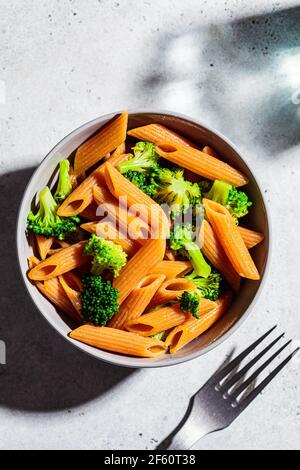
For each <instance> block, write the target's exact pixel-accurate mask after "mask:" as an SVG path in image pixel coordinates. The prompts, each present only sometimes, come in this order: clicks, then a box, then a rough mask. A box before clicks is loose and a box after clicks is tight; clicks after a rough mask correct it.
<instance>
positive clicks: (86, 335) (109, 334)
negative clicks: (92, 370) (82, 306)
mask: <svg viewBox="0 0 300 470" xmlns="http://www.w3.org/2000/svg"><path fill="white" fill-rule="evenodd" d="M69 336H70V338H72V339H76V340H77V341H81V342H82V343H85V344H89V345H90V346H95V347H96V348H99V349H104V350H106V351H113V352H117V353H121V354H126V355H129V356H138V357H149V358H155V357H159V356H161V355H162V354H164V353H165V352H166V347H165V345H164V343H163V342H162V341H157V340H155V339H153V338H143V337H142V336H140V335H135V334H134V333H129V332H128V331H123V330H117V329H116V328H109V327H105V326H93V325H83V326H80V327H79V328H77V329H76V330H74V331H72V332H71V333H70V335H69Z"/></svg>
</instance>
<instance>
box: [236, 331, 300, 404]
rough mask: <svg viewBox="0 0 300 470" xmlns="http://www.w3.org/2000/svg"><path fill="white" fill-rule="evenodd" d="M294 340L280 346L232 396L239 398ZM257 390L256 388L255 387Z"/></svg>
mask: <svg viewBox="0 0 300 470" xmlns="http://www.w3.org/2000/svg"><path fill="white" fill-rule="evenodd" d="M291 342H292V340H289V341H288V342H287V343H285V344H284V345H283V346H281V348H279V349H278V350H277V351H276V352H275V353H274V354H273V355H272V356H271V357H269V359H267V360H266V361H265V362H264V363H263V364H262V365H261V366H260V367H259V368H258V369H257V370H256V371H255V372H253V374H252V375H250V377H249V378H248V379H247V380H245V382H243V383H242V384H241V385H240V386H239V387H238V388H237V389H236V390H234V392H232V393H230V397H234V398H237V397H238V396H239V395H240V394H241V393H242V392H243V390H245V389H246V388H247V387H248V386H249V385H250V384H251V382H253V380H254V379H256V377H258V376H259V374H260V373H261V372H262V371H263V370H264V369H265V368H266V367H267V366H268V365H269V364H270V363H271V362H272V361H273V360H274V359H275V358H276V357H277V356H278V355H279V354H280V353H281V352H282V351H283V350H284V349H285V348H286V347H287V346H288V345H289V344H291ZM254 390H256V389H254Z"/></svg>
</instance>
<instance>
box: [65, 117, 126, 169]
mask: <svg viewBox="0 0 300 470" xmlns="http://www.w3.org/2000/svg"><path fill="white" fill-rule="evenodd" d="M127 122H128V113H122V114H120V115H119V116H117V117H116V118H114V119H112V120H111V121H110V122H108V123H107V124H106V125H105V126H104V127H102V128H101V129H100V130H99V131H98V132H97V133H96V134H95V135H94V136H93V137H91V138H90V139H88V140H87V141H86V142H84V143H83V144H82V145H80V147H79V148H78V149H77V151H76V154H75V159H74V172H75V174H76V175H81V174H82V173H83V172H85V171H86V170H88V169H89V168H90V167H91V166H93V165H94V164H95V163H97V162H98V161H99V160H101V159H102V158H104V156H105V155H106V154H107V153H108V152H111V151H112V150H114V149H115V148H116V147H118V146H119V145H120V144H122V143H123V142H124V141H125V139H126V131H127Z"/></svg>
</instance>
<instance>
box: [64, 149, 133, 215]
mask: <svg viewBox="0 0 300 470" xmlns="http://www.w3.org/2000/svg"><path fill="white" fill-rule="evenodd" d="M125 158H127V156H126V155H116V156H115V157H111V158H110V159H109V161H110V164H111V165H118V164H119V163H121V162H122V161H123V160H124V159H125ZM105 165H106V163H103V164H102V165H100V166H99V167H98V168H97V169H96V170H95V171H93V173H91V174H90V175H89V176H88V177H87V178H85V179H84V180H83V181H82V183H81V184H80V185H79V186H77V188H76V189H74V191H73V192H72V193H71V194H70V195H69V196H68V197H67V198H66V199H65V200H64V202H63V203H62V204H61V205H60V206H59V208H58V209H57V214H58V215H59V216H62V217H71V216H73V215H78V214H81V215H82V213H83V211H84V210H85V209H86V208H87V207H88V206H89V205H90V204H91V203H92V202H93V201H94V199H93V186H95V185H97V184H103V183H104V169H105ZM93 219H94V216H93Z"/></svg>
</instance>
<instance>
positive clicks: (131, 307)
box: [107, 274, 166, 330]
mask: <svg viewBox="0 0 300 470" xmlns="http://www.w3.org/2000/svg"><path fill="white" fill-rule="evenodd" d="M165 278H166V277H165V276H164V275H160V274H148V275H147V276H145V277H143V278H142V279H141V280H140V281H139V282H138V284H137V286H136V287H135V288H134V289H133V290H132V291H131V292H130V294H129V295H128V297H127V299H126V300H124V302H123V303H122V305H121V307H120V309H119V311H118V313H117V314H116V315H114V316H113V318H112V319H111V320H110V322H109V324H108V325H107V326H110V327H111V328H119V330H124V326H125V323H127V322H128V321H129V320H135V319H136V318H138V317H140V316H141V315H142V313H143V312H144V311H145V309H146V308H147V306H148V305H149V302H150V300H151V299H152V297H153V295H154V294H155V292H156V291H157V289H158V288H159V286H160V285H161V284H162V283H163V281H164V280H165Z"/></svg>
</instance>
